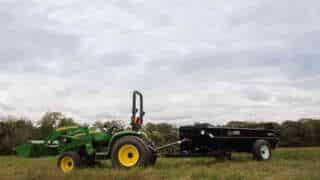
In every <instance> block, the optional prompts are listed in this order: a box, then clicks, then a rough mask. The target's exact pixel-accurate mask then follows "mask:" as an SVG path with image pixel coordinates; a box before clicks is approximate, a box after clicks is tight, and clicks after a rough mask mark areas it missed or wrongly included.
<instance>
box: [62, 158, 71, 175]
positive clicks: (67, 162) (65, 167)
mask: <svg viewBox="0 0 320 180" xmlns="http://www.w3.org/2000/svg"><path fill="white" fill-rule="evenodd" d="M60 168H61V170H62V171H63V172H64V173H68V172H70V171H72V170H73V168H74V161H73V159H72V158H71V157H69V156H66V157H63V158H62V160H61V162H60Z"/></svg>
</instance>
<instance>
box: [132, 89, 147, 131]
mask: <svg viewBox="0 0 320 180" xmlns="http://www.w3.org/2000/svg"><path fill="white" fill-rule="evenodd" d="M137 96H139V103H140V104H139V105H140V106H139V109H137V100H136V99H137ZM138 111H139V116H138V117H136V115H137V112H138ZM144 114H145V112H144V111H143V96H142V93H140V92H139V91H137V90H134V91H133V95H132V116H131V126H132V129H133V130H139V129H140V128H141V125H142V123H143V116H144Z"/></svg>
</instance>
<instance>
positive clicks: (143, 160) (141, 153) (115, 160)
mask: <svg viewBox="0 0 320 180" xmlns="http://www.w3.org/2000/svg"><path fill="white" fill-rule="evenodd" d="M128 146H130V147H131V148H132V147H134V148H135V149H136V150H137V151H138V156H137V154H136V153H131V155H130V152H128V154H127V155H126V154H123V153H122V151H121V149H122V148H125V147H128ZM129 151H130V150H129ZM124 153H125V152H124ZM121 154H122V155H125V156H128V157H124V158H125V159H129V161H130V159H131V158H136V159H137V160H136V161H133V162H134V163H127V164H126V163H124V162H123V160H120V159H119V156H121ZM111 161H112V167H113V168H116V169H130V168H133V167H145V166H148V165H149V162H150V152H149V150H148V147H147V146H146V143H145V142H144V140H142V139H141V138H139V137H136V136H125V137H122V138H120V139H118V140H116V142H115V143H114V144H113V146H112V149H111Z"/></svg>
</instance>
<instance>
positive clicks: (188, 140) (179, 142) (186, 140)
mask: <svg viewBox="0 0 320 180" xmlns="http://www.w3.org/2000/svg"><path fill="white" fill-rule="evenodd" d="M190 141H191V140H190V139H188V138H184V139H182V140H179V141H176V142H173V143H169V144H166V145H163V146H160V147H157V148H156V149H155V150H156V151H159V150H161V149H166V148H168V147H171V146H175V145H179V144H182V143H184V142H190Z"/></svg>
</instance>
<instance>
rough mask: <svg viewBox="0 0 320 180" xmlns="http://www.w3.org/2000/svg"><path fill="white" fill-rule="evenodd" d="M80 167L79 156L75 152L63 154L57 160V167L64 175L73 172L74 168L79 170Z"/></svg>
mask: <svg viewBox="0 0 320 180" xmlns="http://www.w3.org/2000/svg"><path fill="white" fill-rule="evenodd" d="M80 165H81V159H80V156H79V154H77V153H75V152H65V153H63V154H61V155H60V156H59V158H58V163H57V166H58V168H59V169H60V170H61V171H62V172H64V173H69V172H71V171H73V170H74V169H75V168H79V167H80Z"/></svg>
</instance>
